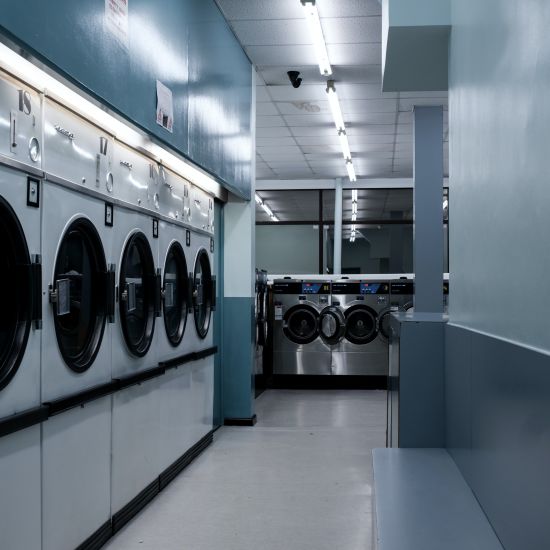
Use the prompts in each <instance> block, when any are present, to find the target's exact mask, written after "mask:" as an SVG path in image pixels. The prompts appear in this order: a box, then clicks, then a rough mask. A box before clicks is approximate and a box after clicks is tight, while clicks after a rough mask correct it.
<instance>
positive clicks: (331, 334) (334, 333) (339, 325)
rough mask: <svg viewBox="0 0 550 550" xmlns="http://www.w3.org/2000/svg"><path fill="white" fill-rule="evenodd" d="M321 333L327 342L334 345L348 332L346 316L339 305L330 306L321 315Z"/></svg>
mask: <svg viewBox="0 0 550 550" xmlns="http://www.w3.org/2000/svg"><path fill="white" fill-rule="evenodd" d="M319 333H320V335H321V339H322V340H323V342H325V344H329V345H331V346H334V345H336V344H338V343H339V342H341V341H342V339H343V338H344V336H345V334H346V318H345V316H344V314H343V313H342V310H341V309H340V308H339V307H338V306H328V307H326V308H325V309H323V311H321V315H320V316H319Z"/></svg>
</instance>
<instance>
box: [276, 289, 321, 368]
mask: <svg viewBox="0 0 550 550" xmlns="http://www.w3.org/2000/svg"><path fill="white" fill-rule="evenodd" d="M329 306H330V282H329V281H301V280H293V279H277V280H275V281H274V283H273V374H274V375H281V374H285V375H286V374H292V375H298V374H299V375H304V374H305V375H330V374H331V353H330V344H328V343H326V342H325V341H324V340H323V338H322V335H321V313H322V311H323V310H324V309H325V308H327V307H329Z"/></svg>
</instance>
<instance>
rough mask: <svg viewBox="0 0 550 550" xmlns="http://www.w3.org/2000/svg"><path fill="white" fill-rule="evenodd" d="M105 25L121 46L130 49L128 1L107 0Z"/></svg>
mask: <svg viewBox="0 0 550 550" xmlns="http://www.w3.org/2000/svg"><path fill="white" fill-rule="evenodd" d="M105 25H106V27H107V30H108V31H109V32H110V33H111V34H112V35H113V36H114V37H115V38H116V39H117V41H118V42H119V43H120V45H121V46H123V47H124V48H126V49H127V48H128V45H129V40H128V0H105Z"/></svg>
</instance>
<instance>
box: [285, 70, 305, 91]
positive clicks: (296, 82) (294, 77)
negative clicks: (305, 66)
mask: <svg viewBox="0 0 550 550" xmlns="http://www.w3.org/2000/svg"><path fill="white" fill-rule="evenodd" d="M286 74H287V75H288V78H289V80H290V83H291V84H292V86H293V87H294V88H299V87H300V84H301V83H302V79H301V78H299V76H300V72H299V71H288V72H287V73H286Z"/></svg>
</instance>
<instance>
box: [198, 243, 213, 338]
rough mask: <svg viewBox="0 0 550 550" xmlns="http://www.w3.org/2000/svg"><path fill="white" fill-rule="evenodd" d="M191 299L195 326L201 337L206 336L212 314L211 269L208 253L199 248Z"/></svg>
mask: <svg viewBox="0 0 550 550" xmlns="http://www.w3.org/2000/svg"><path fill="white" fill-rule="evenodd" d="M194 282H195V283H194V289H193V300H194V302H195V327H196V328H197V332H198V334H199V336H200V337H201V338H203V339H204V338H206V335H207V334H208V330H209V328H210V318H211V316H212V301H213V300H212V291H213V284H212V270H211V269H210V259H209V258H208V253H207V252H206V250H205V249H204V248H203V249H201V250H199V253H198V255H197V260H196V261H195V272H194Z"/></svg>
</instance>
